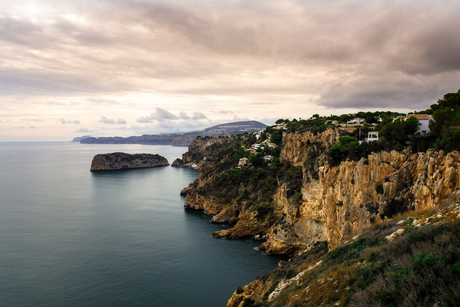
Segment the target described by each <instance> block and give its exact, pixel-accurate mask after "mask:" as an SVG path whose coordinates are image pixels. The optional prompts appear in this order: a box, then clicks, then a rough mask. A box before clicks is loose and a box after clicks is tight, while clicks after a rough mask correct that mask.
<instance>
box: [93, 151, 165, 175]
mask: <svg viewBox="0 0 460 307" xmlns="http://www.w3.org/2000/svg"><path fill="white" fill-rule="evenodd" d="M167 165H169V162H168V160H167V159H166V158H165V157H163V156H160V155H152V154H145V153H142V154H133V155H132V154H127V153H123V152H114V153H107V154H100V155H96V156H94V158H93V162H92V163H91V171H115V170H122V169H132V168H145V167H156V166H167Z"/></svg>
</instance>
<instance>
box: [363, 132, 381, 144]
mask: <svg viewBox="0 0 460 307" xmlns="http://www.w3.org/2000/svg"><path fill="white" fill-rule="evenodd" d="M378 140H379V132H378V131H369V132H368V133H367V138H365V141H366V142H368V143H369V142H375V141H378Z"/></svg>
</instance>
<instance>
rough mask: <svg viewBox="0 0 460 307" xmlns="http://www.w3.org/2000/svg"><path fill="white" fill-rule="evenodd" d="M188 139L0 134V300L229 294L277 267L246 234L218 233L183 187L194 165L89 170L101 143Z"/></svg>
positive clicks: (87, 301)
mask: <svg viewBox="0 0 460 307" xmlns="http://www.w3.org/2000/svg"><path fill="white" fill-rule="evenodd" d="M116 151H123V152H127V153H158V154H160V155H162V156H165V157H166V158H167V159H168V161H169V162H170V163H172V161H173V160H174V159H175V158H177V157H180V156H181V154H182V153H184V152H185V151H186V148H185V147H173V146H143V145H81V144H79V143H70V142H65V143H64V142H50V143H0V260H1V261H0V306H200V307H203V306H213V307H214V306H225V304H226V302H227V300H228V299H229V298H230V297H231V295H232V293H233V291H234V290H235V289H236V288H237V287H238V286H243V285H245V284H247V283H248V282H250V281H251V280H253V279H254V278H255V277H256V276H257V275H263V274H265V273H267V272H268V271H270V270H271V269H273V268H275V267H276V263H277V262H278V259H276V258H272V257H268V256H266V255H265V254H263V253H262V252H260V251H258V250H257V249H256V247H257V246H258V242H255V241H253V240H249V239H248V240H222V239H214V238H212V237H211V233H212V232H213V231H216V230H219V229H222V228H224V227H228V226H227V225H215V224H211V223H210V220H211V217H210V216H207V215H205V214H204V213H202V212H195V211H188V210H184V208H183V202H184V198H183V197H181V196H180V195H179V192H180V190H181V189H182V188H183V187H185V186H187V185H188V184H189V183H190V182H192V181H193V180H194V179H196V177H197V176H198V172H197V171H195V170H191V169H186V168H173V167H169V166H168V167H159V168H150V169H134V170H126V171H114V172H90V171H89V169H90V165H91V160H92V158H93V156H94V155H96V154H98V153H108V152H116Z"/></svg>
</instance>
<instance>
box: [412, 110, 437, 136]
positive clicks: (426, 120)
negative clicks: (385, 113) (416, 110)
mask: <svg viewBox="0 0 460 307" xmlns="http://www.w3.org/2000/svg"><path fill="white" fill-rule="evenodd" d="M411 117H415V118H416V119H417V120H418V121H419V123H420V125H419V126H418V130H417V132H419V133H420V134H421V135H426V134H427V133H428V132H430V126H429V124H430V120H433V117H432V116H431V115H429V114H409V115H407V117H406V119H409V118H411Z"/></svg>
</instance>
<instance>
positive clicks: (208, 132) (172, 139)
mask: <svg viewBox="0 0 460 307" xmlns="http://www.w3.org/2000/svg"><path fill="white" fill-rule="evenodd" d="M266 127H267V125H265V124H262V123H261V122H258V121H254V120H252V121H240V122H232V123H226V124H221V125H216V126H212V127H210V128H206V129H203V130H200V131H191V132H184V133H172V134H144V135H142V136H130V137H126V138H124V137H118V136H115V137H99V138H95V137H88V138H84V139H81V140H80V143H81V144H146V145H173V146H189V145H190V144H191V143H192V141H193V140H194V139H195V138H196V137H197V136H201V137H206V136H210V137H219V136H231V135H236V134H240V133H245V132H256V131H261V130H263V129H265V128H266Z"/></svg>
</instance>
